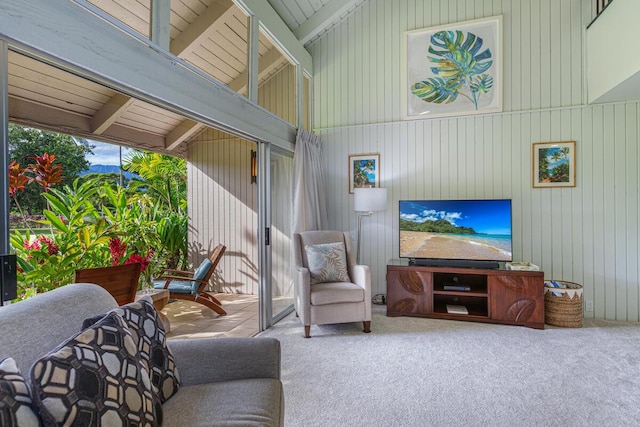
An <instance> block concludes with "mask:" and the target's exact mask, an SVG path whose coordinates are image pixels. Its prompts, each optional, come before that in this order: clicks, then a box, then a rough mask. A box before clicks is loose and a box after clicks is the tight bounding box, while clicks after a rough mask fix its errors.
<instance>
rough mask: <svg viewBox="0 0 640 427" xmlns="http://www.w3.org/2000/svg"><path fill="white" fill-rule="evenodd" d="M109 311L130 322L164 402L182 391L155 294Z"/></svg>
mask: <svg viewBox="0 0 640 427" xmlns="http://www.w3.org/2000/svg"><path fill="white" fill-rule="evenodd" d="M109 313H116V314H118V315H120V316H121V317H122V318H123V319H124V320H125V321H126V323H127V326H128V327H129V330H130V331H131V334H132V335H133V340H134V342H135V345H136V348H137V349H138V352H139V354H140V359H141V360H142V363H143V365H144V367H145V369H146V370H147V372H149V376H150V377H149V379H150V380H151V385H152V387H153V391H154V392H155V393H156V394H157V395H158V397H159V398H160V401H161V402H165V401H166V400H167V399H169V398H170V397H171V396H173V395H174V394H175V393H176V392H177V391H178V387H179V386H180V374H179V373H178V367H177V366H176V362H175V359H174V357H173V353H171V350H169V347H167V337H166V335H165V330H164V326H162V321H161V320H160V318H159V317H158V312H157V311H156V308H155V307H154V306H153V301H152V300H151V297H149V296H145V297H143V298H141V299H139V300H138V301H136V302H132V303H129V304H126V305H123V306H121V307H118V308H114V309H113V310H111V311H110V312H109ZM100 318H102V316H100V317H94V318H92V319H87V320H85V321H84V323H83V328H86V327H87V326H89V325H91V324H93V323H95V322H96V321H97V320H98V319H100Z"/></svg>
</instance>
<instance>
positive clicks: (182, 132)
mask: <svg viewBox="0 0 640 427" xmlns="http://www.w3.org/2000/svg"><path fill="white" fill-rule="evenodd" d="M204 127H205V126H204V125H203V124H202V123H198V122H194V121H193V120H189V119H185V120H183V121H182V122H181V123H180V124H179V125H178V126H176V127H175V128H174V129H173V130H172V131H171V132H169V134H168V135H167V137H166V140H165V148H166V149H167V150H169V151H172V150H175V149H176V148H177V147H178V146H179V145H180V144H181V143H183V142H184V141H186V140H187V139H189V138H191V137H192V136H193V135H195V134H196V133H197V132H199V131H201V130H202V129H203V128H204Z"/></svg>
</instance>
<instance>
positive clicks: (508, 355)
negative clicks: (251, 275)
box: [260, 306, 640, 427]
mask: <svg viewBox="0 0 640 427" xmlns="http://www.w3.org/2000/svg"><path fill="white" fill-rule="evenodd" d="M385 313H386V308H385V307H384V306H374V314H373V319H372V327H371V328H372V333H371V334H364V333H362V324H361V323H352V324H342V325H327V326H312V327H311V335H312V338H310V339H304V338H303V330H302V329H303V328H302V326H301V324H300V321H299V319H297V318H296V317H295V316H293V315H291V316H289V317H288V318H286V319H284V320H283V321H281V322H280V323H278V324H277V325H275V326H274V327H273V328H271V329H269V330H268V331H265V332H263V333H262V334H261V335H260V336H271V337H276V338H278V339H279V340H280V341H281V345H282V380H283V383H284V390H285V407H286V410H285V413H286V415H285V425H287V426H290V427H293V426H638V425H640V324H639V323H621V322H612V321H594V320H585V322H584V327H583V328H576V329H567V328H554V327H550V326H547V328H546V329H545V330H533V329H528V328H524V327H519V326H503V325H491V324H481V323H472V322H458V321H449V320H436V319H419V318H410V317H401V318H391V317H386V315H385Z"/></svg>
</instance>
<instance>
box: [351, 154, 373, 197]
mask: <svg viewBox="0 0 640 427" xmlns="http://www.w3.org/2000/svg"><path fill="white" fill-rule="evenodd" d="M368 187H374V188H375V187H380V154H378V153H375V154H357V155H349V193H351V194H353V189H354V188H368Z"/></svg>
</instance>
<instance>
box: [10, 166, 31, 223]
mask: <svg viewBox="0 0 640 427" xmlns="http://www.w3.org/2000/svg"><path fill="white" fill-rule="evenodd" d="M27 171H28V168H21V167H20V163H18V162H16V161H15V160H14V161H12V162H11V163H10V164H9V195H10V196H11V197H12V198H13V201H14V203H15V204H16V206H17V208H18V210H19V211H20V215H21V216H22V218H23V219H24V212H22V206H20V203H18V199H17V198H16V195H17V194H18V191H24V187H25V185H27V184H28V183H29V182H31V179H30V178H29V177H28V176H27V174H26V173H27ZM25 224H26V225H27V227H29V229H31V226H30V225H29V223H28V222H27V221H26V220H25Z"/></svg>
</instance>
